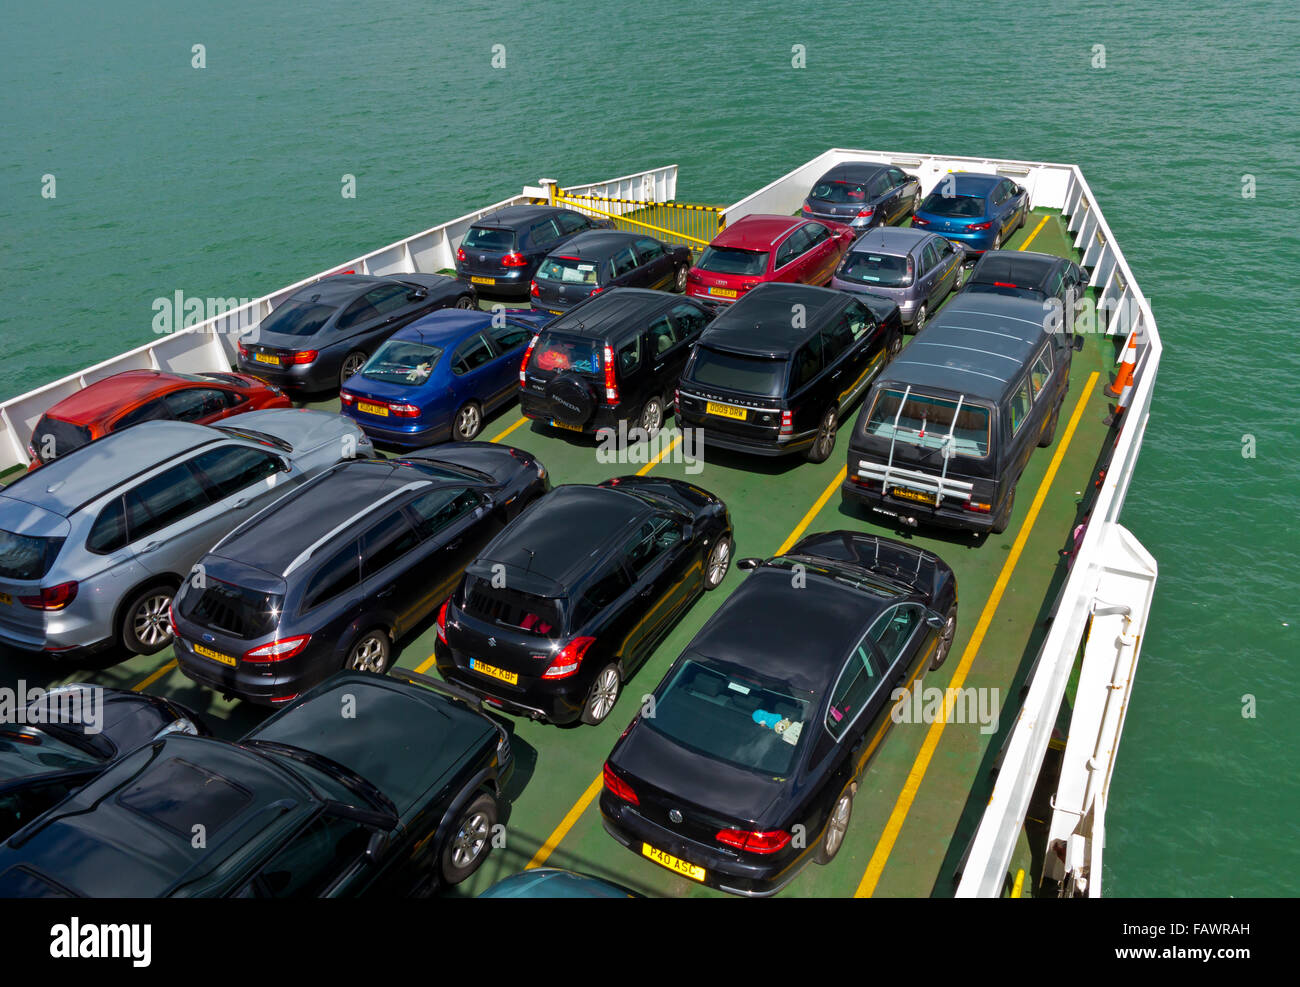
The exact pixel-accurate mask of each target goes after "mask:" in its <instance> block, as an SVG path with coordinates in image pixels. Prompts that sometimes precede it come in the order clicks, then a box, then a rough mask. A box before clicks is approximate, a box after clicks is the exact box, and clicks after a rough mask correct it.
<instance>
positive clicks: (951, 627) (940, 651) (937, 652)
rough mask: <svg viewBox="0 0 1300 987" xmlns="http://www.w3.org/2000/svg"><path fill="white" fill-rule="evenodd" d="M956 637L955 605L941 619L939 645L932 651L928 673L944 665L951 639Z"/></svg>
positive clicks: (950, 647)
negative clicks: (941, 626)
mask: <svg viewBox="0 0 1300 987" xmlns="http://www.w3.org/2000/svg"><path fill="white" fill-rule="evenodd" d="M956 636H957V604H955V603H954V604H953V605H952V606H950V607H949V608H948V612H947V614H945V615H944V618H943V630H941V631H940V632H939V645H938V647H936V648H935V649H934V659H933V660H932V661H931V662H930V671H932V672H933V671H935V670H936V669H937V668H938V667H939V666H940V665H942V664H943V663H944V659H946V658H947V657H948V652H949V651H951V650H952V639H953V638H954V637H956Z"/></svg>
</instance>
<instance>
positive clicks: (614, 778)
mask: <svg viewBox="0 0 1300 987" xmlns="http://www.w3.org/2000/svg"><path fill="white" fill-rule="evenodd" d="M604 774H605V787H606V788H607V789H608V790H609V794H610V795H613V796H614V797H615V798H620V799H622V800H623V801H624V802H631V803H632V804H633V805H640V804H641V800H640V799H638V798H637V797H636V792H634V791H632V786H631V785H629V784H628V783H627V782H625V781H624V780H623V779H622V778H620V777H619V776H618V775H616V774H614V772H613V771H611V770H610V768H609V762H608V761H606V762H605V772H604Z"/></svg>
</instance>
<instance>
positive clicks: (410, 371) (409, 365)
mask: <svg viewBox="0 0 1300 987" xmlns="http://www.w3.org/2000/svg"><path fill="white" fill-rule="evenodd" d="M442 353H443V351H442V349H441V348H440V347H437V346H429V345H428V344H427V343H421V342H419V341H417V340H414V339H390V340H389V341H388V342H386V343H385V344H384V345H383V346H381V347H379V349H378V350H377V351H376V352H375V355H374V356H372V357H371V358H370V359H369V360H367V361H366V365H365V366H364V367H362V368H361V376H362V377H364V378H365V379H366V380H377V381H380V382H382V383H384V384H402V385H411V386H415V385H419V384H423V383H424V382H425V381H426V380H428V379H429V375H430V374H431V373H433V368H434V367H436V366H437V365H438V358H439V357H441V356H442Z"/></svg>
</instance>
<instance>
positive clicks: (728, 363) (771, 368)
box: [690, 346, 786, 398]
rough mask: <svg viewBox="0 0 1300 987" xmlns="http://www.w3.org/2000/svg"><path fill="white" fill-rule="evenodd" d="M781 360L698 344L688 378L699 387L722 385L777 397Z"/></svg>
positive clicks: (782, 383)
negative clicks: (725, 350) (730, 351)
mask: <svg viewBox="0 0 1300 987" xmlns="http://www.w3.org/2000/svg"><path fill="white" fill-rule="evenodd" d="M785 368H786V362H785V361H784V360H778V359H772V358H771V357H765V356H743V355H741V354H739V353H726V352H723V351H722V350H715V349H711V348H709V347H707V346H700V347H698V348H697V349H696V351H695V362H694V363H693V364H692V365H691V373H690V378H691V380H692V381H694V382H695V383H696V384H699V385H701V386H702V387H722V388H726V389H727V390H732V391H742V392H744V393H745V394H757V395H759V396H761V397H768V398H772V397H777V396H779V395H780V394H781V391H782V389H783V388H784V386H785Z"/></svg>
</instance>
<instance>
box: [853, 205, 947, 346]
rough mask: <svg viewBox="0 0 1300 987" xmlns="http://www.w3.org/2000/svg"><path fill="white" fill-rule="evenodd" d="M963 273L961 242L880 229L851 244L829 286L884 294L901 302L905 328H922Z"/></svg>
mask: <svg viewBox="0 0 1300 987" xmlns="http://www.w3.org/2000/svg"><path fill="white" fill-rule="evenodd" d="M965 277H966V249H965V248H964V247H963V246H961V245H960V244H956V243H952V242H951V241H949V240H945V239H944V238H943V237H941V236H939V235H938V234H937V233H927V232H925V231H924V230H915V229H912V228H911V227H880V228H877V229H873V230H868V231H867V232H866V233H864V234H862V236H860V237H858V239H857V240H855V241H854V242H853V246H851V247H849V252H848V253H846V254H845V255H844V259H843V260H841V261H840V266H839V267H838V268H837V269H836V271H835V276H834V277H833V278H832V279H831V283H830V287H832V288H835V289H837V290H839V291H858V292H862V291H866V292H870V293H871V294H873V295H883V296H884V297H885V298H888V299H889V300H890V301H892V302H894V303H895V304H897V305H898V314H899V316H900V317H901V318H902V320H903V326H904V328H905V329H907V330H910V331H911V332H920V331H921V330H922V329H923V328H925V323H926V321H927V320H928V319H929V318H930V316H931V315H932V314H934V311H935V309H937V308H938V307H939V306H940V305H941V304H943V300H944V299H945V298H947V297H948V293H949V292H951V291H957V290H958V289H959V288H961V286H962V281H963V280H964V279H965Z"/></svg>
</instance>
